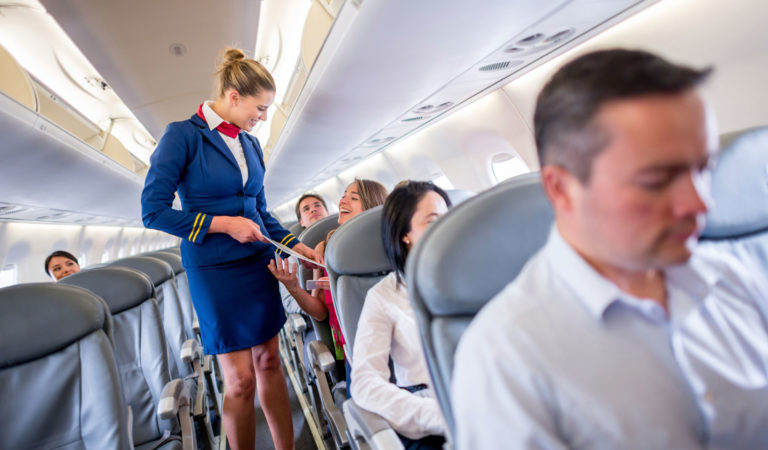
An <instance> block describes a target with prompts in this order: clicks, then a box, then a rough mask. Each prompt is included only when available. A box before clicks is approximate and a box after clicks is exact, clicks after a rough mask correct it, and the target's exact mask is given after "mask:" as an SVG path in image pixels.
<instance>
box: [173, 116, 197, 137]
mask: <svg viewBox="0 0 768 450" xmlns="http://www.w3.org/2000/svg"><path fill="white" fill-rule="evenodd" d="M199 128H200V126H199V125H198V124H196V123H195V122H194V121H193V119H192V118H190V119H186V120H180V121H178V122H171V123H169V124H168V126H166V127H165V133H164V135H168V134H175V135H191V134H193V133H194V132H195V131H196V130H198V129H199Z"/></svg>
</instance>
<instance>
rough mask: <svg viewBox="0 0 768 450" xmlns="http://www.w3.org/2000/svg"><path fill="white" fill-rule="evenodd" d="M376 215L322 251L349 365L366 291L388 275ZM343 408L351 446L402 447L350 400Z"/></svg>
mask: <svg viewBox="0 0 768 450" xmlns="http://www.w3.org/2000/svg"><path fill="white" fill-rule="evenodd" d="M381 213H382V207H381V206H377V207H375V208H371V209H369V210H367V211H365V212H363V213H360V214H359V215H358V216H356V217H353V218H352V219H350V220H349V222H347V223H345V224H344V226H343V227H341V228H339V230H338V231H337V232H336V233H334V235H333V236H332V237H331V239H330V241H329V242H328V247H327V248H326V251H325V262H326V265H327V268H328V275H329V278H330V282H331V283H330V284H331V292H332V293H333V300H334V304H335V306H336V315H337V316H338V318H339V324H340V325H341V330H342V332H343V333H344V339H345V342H346V343H345V348H344V353H345V355H346V358H347V363H348V364H352V356H353V349H354V341H355V336H356V335H357V324H358V322H359V320H360V313H361V312H362V310H363V303H364V302H365V297H366V295H367V293H368V289H370V288H372V287H373V286H374V285H375V284H376V283H378V282H379V281H381V279H382V278H384V277H385V276H386V275H387V274H388V273H389V272H391V271H392V266H391V265H390V263H389V260H388V258H387V254H386V253H385V251H384V245H383V243H382V238H381ZM415 344H416V345H420V343H415ZM349 381H351V383H354V382H355V380H354V379H353V380H349ZM343 410H344V418H345V419H346V423H347V427H348V437H349V441H350V444H351V446H352V448H354V449H360V448H365V446H366V445H367V446H368V447H370V448H372V449H399V448H403V446H402V443H401V442H400V439H399V438H398V436H397V433H395V431H394V430H393V429H392V427H391V426H390V425H389V423H388V422H387V421H386V420H385V419H383V418H382V417H381V416H379V415H377V414H374V413H372V412H369V411H366V410H364V409H363V408H361V407H360V406H358V405H357V404H356V403H355V401H354V399H350V400H347V401H345V402H344V403H343Z"/></svg>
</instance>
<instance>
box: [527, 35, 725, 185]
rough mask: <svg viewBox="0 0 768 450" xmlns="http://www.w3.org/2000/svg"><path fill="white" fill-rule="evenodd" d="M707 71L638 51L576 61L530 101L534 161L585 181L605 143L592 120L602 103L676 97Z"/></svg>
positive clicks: (590, 55) (594, 54)
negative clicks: (532, 103)
mask: <svg viewBox="0 0 768 450" xmlns="http://www.w3.org/2000/svg"><path fill="white" fill-rule="evenodd" d="M711 72H712V68H711V67H708V68H705V69H703V70H696V69H692V68H690V67H686V66H681V65H676V64H672V63H670V62H668V61H666V60H665V59H663V58H661V57H659V56H657V55H654V54H652V53H648V52H645V51H641V50H625V49H613V50H601V51H596V52H592V53H588V54H586V55H583V56H581V57H579V58H576V59H575V60H573V61H571V62H569V63H568V64H566V65H565V66H563V67H562V68H560V70H558V71H557V73H555V75H554V76H553V77H552V78H551V79H550V80H549V82H547V84H546V85H545V86H544V88H543V89H542V91H541V92H540V93H539V96H538V99H537V101H536V112H535V114H534V118H533V125H534V133H535V138H536V147H537V148H538V154H539V163H540V164H541V165H542V166H544V165H548V164H552V165H557V166H561V167H563V168H565V169H566V170H568V171H569V172H571V173H572V174H574V175H575V176H576V177H577V178H578V179H579V180H580V181H581V182H582V183H586V182H588V181H589V177H590V174H591V169H592V160H593V159H594V158H595V156H597V154H598V153H600V151H602V150H603V149H604V148H605V147H606V146H607V145H608V143H609V142H610V136H607V134H606V132H605V130H602V129H600V127H599V125H598V124H596V123H595V122H594V120H593V119H594V118H595V116H596V115H597V113H598V111H599V109H600V108H601V107H602V106H603V105H604V104H605V103H607V102H609V101H612V100H622V99H629V98H633V97H642V96H649V95H675V94H681V93H683V92H685V91H688V90H690V89H693V88H694V87H696V86H697V85H699V84H700V83H702V82H703V81H704V80H706V79H707V77H708V76H709V75H710V73H711Z"/></svg>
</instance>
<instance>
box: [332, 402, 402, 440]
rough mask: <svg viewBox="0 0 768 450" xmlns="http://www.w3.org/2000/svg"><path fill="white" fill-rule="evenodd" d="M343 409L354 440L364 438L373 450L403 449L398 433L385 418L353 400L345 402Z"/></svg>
mask: <svg viewBox="0 0 768 450" xmlns="http://www.w3.org/2000/svg"><path fill="white" fill-rule="evenodd" d="M342 408H343V410H344V418H345V419H346V421H347V426H348V427H349V431H350V433H351V434H352V437H353V438H355V439H357V438H362V439H363V440H364V441H365V442H366V443H367V444H368V446H370V448H371V449H372V450H402V449H403V443H402V442H401V441H400V438H399V437H398V436H397V433H396V432H395V430H394V429H393V428H392V427H391V426H390V424H389V422H387V421H386V420H385V419H384V418H383V417H381V416H380V415H378V414H376V413H372V412H370V411H367V410H365V409H363V408H361V407H360V405H358V404H357V403H355V401H354V400H351V399H350V400H347V401H345V402H344V405H343V407H342Z"/></svg>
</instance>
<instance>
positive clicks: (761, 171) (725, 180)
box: [701, 127, 768, 278]
mask: <svg viewBox="0 0 768 450" xmlns="http://www.w3.org/2000/svg"><path fill="white" fill-rule="evenodd" d="M720 142H721V150H720V155H719V157H718V160H717V163H716V165H715V168H714V170H713V173H712V200H713V202H712V205H711V206H710V211H709V214H708V215H707V219H706V226H705V228H704V230H703V232H702V234H701V243H702V245H704V246H705V247H708V248H713V249H718V250H723V251H726V252H729V253H731V254H733V255H734V256H736V258H738V259H739V260H741V261H742V262H743V263H745V264H746V265H747V266H751V267H754V268H755V270H756V273H758V274H759V276H760V277H761V278H765V274H766V273H768V127H758V128H751V129H748V130H743V131H738V132H735V133H731V134H727V135H725V136H723V137H722V138H721V141H720Z"/></svg>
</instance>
